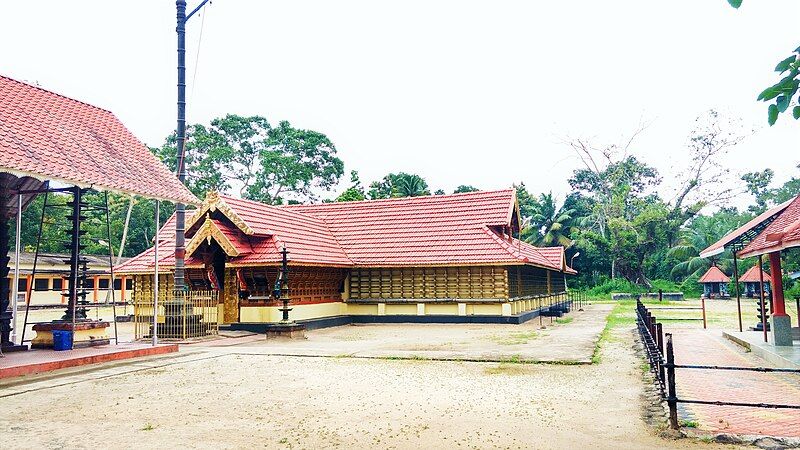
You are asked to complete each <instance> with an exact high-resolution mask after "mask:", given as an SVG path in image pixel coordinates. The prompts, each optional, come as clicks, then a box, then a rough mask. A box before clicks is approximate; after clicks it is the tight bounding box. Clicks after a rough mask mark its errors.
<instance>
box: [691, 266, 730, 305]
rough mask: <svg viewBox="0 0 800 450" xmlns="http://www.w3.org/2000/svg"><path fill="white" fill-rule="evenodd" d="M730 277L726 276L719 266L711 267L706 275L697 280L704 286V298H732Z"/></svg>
mask: <svg viewBox="0 0 800 450" xmlns="http://www.w3.org/2000/svg"><path fill="white" fill-rule="evenodd" d="M730 281H731V279H730V277H728V276H727V275H725V274H724V273H723V272H722V270H720V269H719V267H717V266H711V267H710V268H709V269H708V270H707V271H706V273H704V274H703V276H702V277H700V279H699V280H697V282H698V283H700V284H701V285H703V298H730V295H729V294H728V283H729V282H730Z"/></svg>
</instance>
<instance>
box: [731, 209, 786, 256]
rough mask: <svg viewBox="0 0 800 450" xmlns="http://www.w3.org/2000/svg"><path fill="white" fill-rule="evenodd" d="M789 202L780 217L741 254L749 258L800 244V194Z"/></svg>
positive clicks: (740, 253) (740, 254)
mask: <svg viewBox="0 0 800 450" xmlns="http://www.w3.org/2000/svg"><path fill="white" fill-rule="evenodd" d="M787 203H788V205H787V206H786V207H785V208H784V209H783V210H782V211H781V212H780V214H779V215H778V217H777V218H776V219H775V220H774V221H773V222H772V223H771V224H769V225H768V226H767V228H765V229H764V231H762V232H761V233H760V234H759V235H758V236H756V238H755V239H753V241H752V242H750V244H748V245H747V247H745V248H744V249H742V250H741V251H740V252H739V256H741V257H742V258H747V257H750V256H758V255H763V254H765V253H771V252H775V251H779V250H783V249H786V248H790V247H798V246H800V196H797V197H795V198H794V199H792V200H790V201H789V202H787Z"/></svg>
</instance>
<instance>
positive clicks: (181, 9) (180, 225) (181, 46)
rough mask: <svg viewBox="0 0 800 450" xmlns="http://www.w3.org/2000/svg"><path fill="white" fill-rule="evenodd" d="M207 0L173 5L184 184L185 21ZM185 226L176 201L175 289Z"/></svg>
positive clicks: (180, 171) (183, 210)
mask: <svg viewBox="0 0 800 450" xmlns="http://www.w3.org/2000/svg"><path fill="white" fill-rule="evenodd" d="M208 1H209V0H203V1H202V2H200V4H199V5H197V7H196V8H195V9H193V10H192V12H190V13H189V14H188V15H187V14H186V0H177V1H176V2H175V7H176V9H177V12H178V16H177V21H178V24H177V27H176V28H175V31H176V32H177V33H178V128H177V130H176V134H177V137H178V155H177V156H178V158H177V163H178V169H177V170H178V179H179V180H180V181H181V183H183V184H186V164H185V159H186V148H185V145H186V22H187V21H188V20H189V19H191V17H192V16H193V15H194V13H196V12H197V11H199V10H200V8H202V7H203V6H205V4H206V3H208ZM185 228H186V205H184V204H183V203H178V204H176V205H175V290H183V289H184V285H185V283H184V266H183V259H184V257H185V255H186V242H185V237H184V233H185V231H186V230H185Z"/></svg>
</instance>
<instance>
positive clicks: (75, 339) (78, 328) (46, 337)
mask: <svg viewBox="0 0 800 450" xmlns="http://www.w3.org/2000/svg"><path fill="white" fill-rule="evenodd" d="M109 325H110V324H109V323H108V322H105V321H102V320H82V321H80V322H75V324H74V325H73V324H72V322H66V321H58V320H54V321H52V322H49V323H37V324H36V325H34V326H33V331H35V332H36V336H35V337H34V338H33V341H31V348H53V331H56V330H59V331H72V347H73V348H81V347H95V346H98V345H108V344H109V343H110V339H109V337H108V332H107V328H108V327H109Z"/></svg>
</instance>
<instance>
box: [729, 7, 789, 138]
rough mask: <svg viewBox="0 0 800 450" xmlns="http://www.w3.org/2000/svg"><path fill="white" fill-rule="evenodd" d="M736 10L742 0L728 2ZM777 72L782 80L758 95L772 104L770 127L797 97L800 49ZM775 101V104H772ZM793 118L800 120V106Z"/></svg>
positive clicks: (768, 117)
mask: <svg viewBox="0 0 800 450" xmlns="http://www.w3.org/2000/svg"><path fill="white" fill-rule="evenodd" d="M728 3H729V4H730V5H731V6H733V7H734V8H737V9H738V8H739V7H740V6H742V0H728ZM775 72H777V73H778V74H780V75H782V78H781V79H780V80H779V81H778V82H777V83H775V84H773V85H772V86H770V87H768V88H766V89H764V90H763V91H762V92H761V93H760V94H758V97H757V100H760V101H763V102H770V105H769V106H768V107H767V122H768V123H769V125H770V126H772V125H775V122H777V121H778V116H779V115H780V114H781V113H784V112H786V110H788V109H789V106H791V104H792V99H794V97H795V95H797V89H798V87H800V80H798V76H800V47H798V48H796V49H795V50H794V52H793V53H792V54H791V55H789V56H788V57H786V58H784V59H782V60H781V61H780V62H779V63H778V64H777V65H776V66H775ZM773 101H774V103H772V102H773ZM792 117H794V118H795V120H797V119H800V106H795V107H793V108H792Z"/></svg>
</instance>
